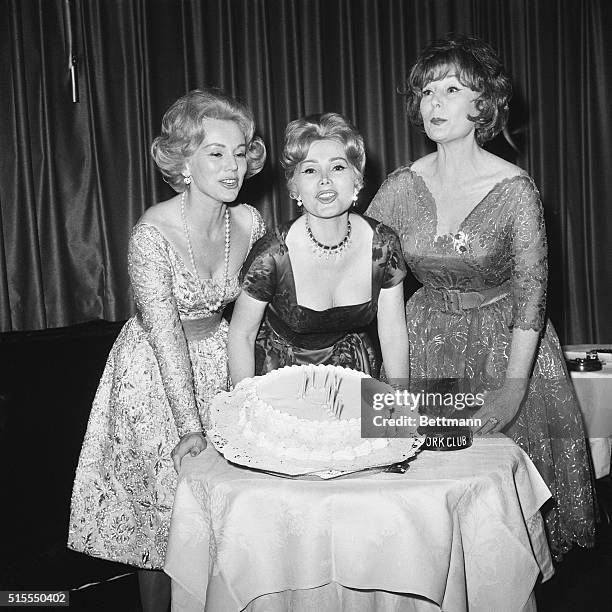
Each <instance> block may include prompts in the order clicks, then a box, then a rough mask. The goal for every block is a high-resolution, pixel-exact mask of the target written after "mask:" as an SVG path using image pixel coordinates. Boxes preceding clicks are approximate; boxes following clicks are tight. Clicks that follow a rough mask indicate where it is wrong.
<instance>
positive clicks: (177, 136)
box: [151, 89, 266, 193]
mask: <svg viewBox="0 0 612 612" xmlns="http://www.w3.org/2000/svg"><path fill="white" fill-rule="evenodd" d="M205 119H220V120H223V121H233V122H235V123H236V125H238V127H239V128H240V130H241V131H242V133H243V134H244V138H245V141H246V146H247V151H246V159H247V172H246V178H249V177H251V176H253V175H254V174H257V173H258V172H259V171H260V170H261V169H262V168H263V165H264V163H265V161H266V147H265V145H264V143H263V141H262V139H261V138H259V136H255V121H254V119H253V113H252V112H251V111H250V109H249V108H248V107H247V106H246V105H244V104H243V103H242V102H239V101H238V100H235V99H234V98H231V97H230V96H228V95H226V94H225V93H223V92H222V91H220V90H217V89H194V90H192V91H190V92H189V93H187V94H185V95H184V96H182V97H181V98H179V99H178V100H177V101H176V102H175V103H174V104H173V105H172V106H171V107H170V108H169V109H168V110H167V111H166V113H165V114H164V117H163V119H162V128H161V134H160V135H159V136H158V137H157V138H155V139H154V140H153V143H152V144H151V155H152V156H153V159H154V160H155V163H156V164H157V166H158V167H159V169H160V170H161V173H162V174H163V175H164V180H165V181H166V182H167V183H168V184H169V185H170V186H171V187H172V188H173V189H174V190H175V191H177V192H179V193H180V192H181V191H184V190H185V188H186V185H185V182H184V180H183V171H184V169H185V162H186V161H187V160H188V159H189V158H190V157H191V156H192V155H193V154H194V153H195V152H196V151H197V150H198V148H199V147H200V145H201V144H202V142H203V141H204V138H205V137H206V128H205V125H204V120H205Z"/></svg>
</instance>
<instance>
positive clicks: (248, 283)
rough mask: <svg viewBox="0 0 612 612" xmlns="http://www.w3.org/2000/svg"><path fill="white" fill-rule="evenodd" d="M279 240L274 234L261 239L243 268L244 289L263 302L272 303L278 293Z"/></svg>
mask: <svg viewBox="0 0 612 612" xmlns="http://www.w3.org/2000/svg"><path fill="white" fill-rule="evenodd" d="M277 249H278V239H277V237H276V235H275V234H274V233H272V232H268V233H267V234H265V235H264V236H263V237H262V238H260V239H259V240H258V241H257V242H256V243H255V244H254V245H253V248H252V249H251V252H250V253H249V256H248V257H247V259H246V261H245V262H244V266H243V268H242V277H243V278H242V289H243V291H244V292H245V293H247V294H248V295H250V296H251V297H253V298H255V299H256V300H260V301H262V302H271V301H272V298H273V297H274V294H275V292H276V262H275V260H274V255H273V253H274V251H276V250H277Z"/></svg>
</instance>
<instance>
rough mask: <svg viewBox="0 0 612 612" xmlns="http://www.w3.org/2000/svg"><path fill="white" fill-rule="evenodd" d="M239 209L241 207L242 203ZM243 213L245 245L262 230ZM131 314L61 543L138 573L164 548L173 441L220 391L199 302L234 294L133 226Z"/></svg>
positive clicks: (215, 319)
mask: <svg viewBox="0 0 612 612" xmlns="http://www.w3.org/2000/svg"><path fill="white" fill-rule="evenodd" d="M246 206H248V205H246ZM248 208H249V209H250V212H251V216H252V229H251V236H250V244H249V247H250V246H251V245H252V244H253V243H254V242H255V241H256V240H257V239H258V238H259V237H260V236H261V235H262V234H263V233H264V232H265V225H264V222H263V219H262V218H261V215H260V214H259V213H258V212H257V211H256V210H255V209H254V208H253V207H251V206H248ZM128 269H129V274H130V282H131V286H132V290H133V293H134V298H135V301H136V311H137V314H136V315H135V316H134V317H132V318H131V319H129V320H128V321H127V322H126V324H125V325H124V326H123V328H122V330H121V332H120V333H119V336H118V337H117V340H116V341H115V343H114V345H113V347H112V349H111V351H110V354H109V356H108V360H107V362H106V367H105V369H104V372H103V374H102V378H101V380H100V383H99V385H98V390H97V392H96V396H95V398H94V401H93V405H92V408H91V413H90V416H89V423H88V425H87V431H86V434H85V439H84V441H83V446H82V449H81V454H80V457H79V462H78V466H77V471H76V477H75V481H74V486H73V491H72V502H71V508H70V523H69V534H68V547H69V548H72V549H73V550H76V551H79V552H83V553H86V554H89V555H92V556H94V557H101V558H104V559H109V560H112V561H118V562H122V563H127V564H130V565H135V566H138V567H142V568H146V569H161V568H162V567H163V564H164V557H165V553H166V541H167V537H168V528H169V524H170V514H171V511H172V502H173V500H174V492H175V488H176V473H175V471H174V465H173V462H172V458H171V456H170V453H171V451H172V449H173V448H174V446H175V445H176V443H177V442H178V440H179V437H180V436H182V435H184V434H186V433H189V432H192V431H201V430H202V429H204V430H205V429H206V428H207V425H208V409H209V404H210V401H211V399H212V397H213V396H214V395H215V394H216V393H218V392H219V391H222V390H226V389H227V388H228V382H229V377H228V368H227V352H226V344H227V330H228V324H227V321H225V319H222V318H221V314H220V313H214V314H212V315H211V314H210V313H209V311H207V310H206V308H205V304H206V303H210V302H211V301H213V300H214V299H217V296H221V295H222V294H223V293H224V294H225V303H226V304H227V303H229V302H231V301H233V300H235V299H236V298H237V297H238V294H239V292H240V282H239V278H238V274H235V275H232V276H230V278H229V279H228V285H227V287H226V289H225V291H223V287H222V286H221V283H220V282H219V281H218V280H217V279H209V280H204V281H203V287H202V289H200V288H199V287H198V283H199V281H198V279H197V277H196V276H195V274H194V272H193V271H192V270H191V268H189V267H187V265H186V264H185V262H184V261H183V260H182V259H181V257H180V256H179V255H178V254H177V252H176V251H175V249H174V247H173V246H172V244H171V243H170V242H168V240H166V238H165V237H164V235H163V234H162V233H161V232H160V231H159V230H158V229H157V228H156V227H155V226H153V225H149V224H147V223H142V222H141V223H138V224H137V225H136V226H135V227H134V229H133V230H132V234H131V236H130V242H129V250H128Z"/></svg>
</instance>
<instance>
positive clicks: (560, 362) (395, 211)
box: [368, 36, 594, 558]
mask: <svg viewBox="0 0 612 612" xmlns="http://www.w3.org/2000/svg"><path fill="white" fill-rule="evenodd" d="M406 89H407V91H406V94H407V98H408V112H409V115H410V118H411V119H412V120H413V122H415V123H416V124H417V125H420V126H423V128H424V131H425V133H426V134H427V136H428V137H429V138H430V139H431V140H433V141H434V142H435V143H436V145H437V150H436V152H434V153H432V154H429V155H426V156H425V157H423V158H421V159H419V160H417V161H416V162H414V163H412V164H410V165H408V166H406V167H403V168H399V169H398V170H396V171H395V172H393V173H392V174H391V175H390V176H389V177H388V178H387V180H386V181H385V183H384V184H383V185H382V186H381V188H380V190H379V192H378V193H377V195H376V196H375V198H374V200H373V202H372V204H371V206H370V208H369V209H368V214H370V215H372V216H373V217H374V218H376V219H380V220H381V221H383V222H384V223H386V224H388V225H389V226H391V227H392V228H394V229H395V230H396V231H397V233H398V234H399V236H400V240H401V243H402V248H403V252H404V257H405V259H406V262H407V263H408V266H409V267H410V268H411V270H412V271H413V273H414V275H415V276H416V278H417V279H418V280H419V281H420V282H421V283H422V284H423V287H422V288H420V289H419V290H418V291H416V293H415V294H414V295H413V296H412V297H411V298H410V299H409V300H408V303H407V305H406V319H407V322H408V333H409V338H410V350H411V352H410V375H411V380H412V381H414V380H419V379H421V380H428V379H429V380H430V379H447V378H455V379H462V380H463V381H464V382H465V383H467V384H468V385H470V386H471V390H472V391H473V392H483V391H485V392H487V394H486V396H485V401H484V404H483V406H482V407H481V408H480V409H479V410H478V412H476V413H474V414H471V415H469V416H472V417H473V418H477V419H480V420H481V423H482V427H481V428H480V429H479V431H480V433H482V434H486V433H494V432H503V433H504V434H506V435H508V436H509V437H511V438H513V439H514V440H515V441H516V442H517V443H518V444H519V445H520V446H521V447H522V448H523V449H524V450H525V451H526V452H527V453H528V454H529V456H530V457H531V459H532V460H533V462H534V463H535V465H536V467H537V468H538V470H539V471H540V474H541V475H542V477H543V478H544V480H545V481H546V483H547V484H548V487H549V488H550V490H551V493H552V496H553V503H552V505H551V506H549V507H548V508H546V507H545V509H544V510H545V512H544V516H545V521H546V526H547V530H548V535H549V542H550V544H551V549H552V552H553V554H554V555H555V556H556V557H557V558H560V557H561V555H562V554H563V553H564V552H566V551H567V550H568V549H569V548H570V547H571V546H572V544H573V543H578V544H579V545H581V546H589V545H592V543H593V537H594V510H593V489H592V477H591V471H590V461H589V456H588V453H587V446H586V441H585V434H584V430H583V425H582V420H581V414H580V412H579V407H578V404H577V402H576V399H575V396H574V392H573V389H572V386H571V381H570V380H569V377H568V375H567V371H566V368H565V362H564V358H563V354H562V351H561V347H560V344H559V340H558V338H557V334H556V333H555V330H554V329H553V326H552V325H551V323H550V322H549V321H547V319H546V317H545V305H546V282H547V248H546V233H545V227H544V216H543V211H542V204H541V202H540V196H539V193H538V190H537V188H536V186H535V185H534V182H533V180H532V179H531V178H530V177H529V176H528V175H527V174H526V173H525V172H524V171H523V170H522V169H521V168H518V167H517V166H515V165H513V164H510V163H508V162H506V161H505V160H503V159H501V158H499V157H497V156H495V155H492V154H491V153H489V152H487V151H485V150H484V149H483V148H482V147H481V145H482V144H483V143H484V142H485V141H487V140H489V139H490V138H493V136H495V135H496V134H497V133H499V132H500V131H501V130H502V129H503V127H504V125H505V121H506V117H507V111H508V104H507V103H508V100H509V98H510V95H511V84H510V80H509V78H508V76H507V75H506V73H505V72H504V70H503V67H502V65H501V62H500V60H499V58H498V56H497V55H496V53H495V51H494V50H493V49H492V48H491V47H490V46H489V45H488V44H486V43H484V42H483V41H481V40H479V39H477V38H473V37H465V36H454V37H453V36H451V37H448V38H446V39H442V40H439V41H435V42H434V43H432V44H431V45H430V46H429V47H428V48H427V49H425V51H424V52H423V53H422V54H421V56H420V57H419V59H418V60H417V62H416V63H415V64H414V66H413V68H412V71H411V73H410V76H409V79H408V85H407V88H406Z"/></svg>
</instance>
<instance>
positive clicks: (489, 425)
mask: <svg viewBox="0 0 612 612" xmlns="http://www.w3.org/2000/svg"><path fill="white" fill-rule="evenodd" d="M526 391H527V384H525V382H523V381H515V380H512V381H506V382H505V383H504V384H503V385H502V386H501V387H500V388H499V389H493V390H492V391H488V392H487V393H485V396H484V404H483V406H482V408H481V409H480V410H479V411H478V412H476V413H475V414H474V415H473V417H472V418H473V419H479V420H480V425H479V426H476V427H474V433H476V434H479V435H485V434H489V433H495V432H498V431H502V430H503V429H504V428H505V427H506V426H507V425H508V424H509V423H510V422H511V421H512V420H513V419H514V417H515V416H516V415H517V413H518V411H519V408H520V407H521V403H522V401H523V398H524V397H525V393H526Z"/></svg>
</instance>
